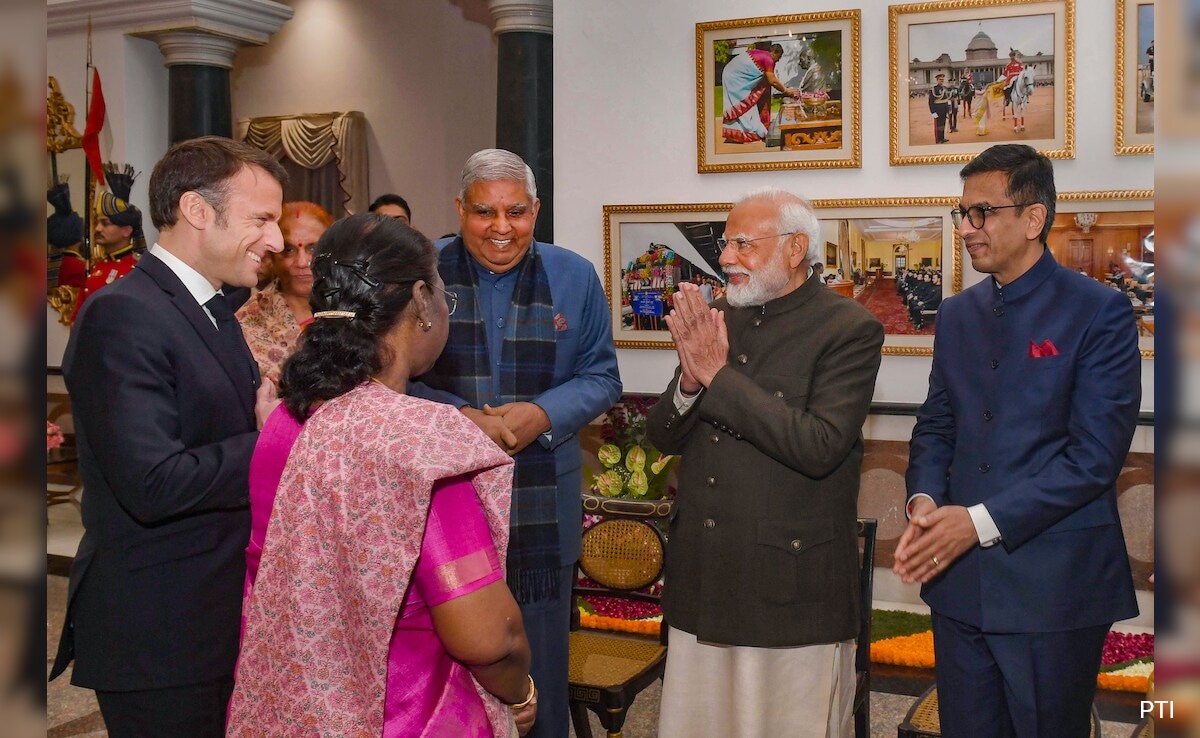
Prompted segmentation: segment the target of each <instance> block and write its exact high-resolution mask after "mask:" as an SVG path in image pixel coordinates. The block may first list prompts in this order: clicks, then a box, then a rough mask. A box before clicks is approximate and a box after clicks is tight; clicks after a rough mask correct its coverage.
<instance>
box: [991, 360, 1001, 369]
mask: <svg viewBox="0 0 1200 738" xmlns="http://www.w3.org/2000/svg"><path fill="white" fill-rule="evenodd" d="M999 366H1000V360H999V359H992V368H993V369H996V368H998V367H999Z"/></svg>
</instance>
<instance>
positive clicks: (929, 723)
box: [896, 685, 1101, 738]
mask: <svg viewBox="0 0 1200 738" xmlns="http://www.w3.org/2000/svg"><path fill="white" fill-rule="evenodd" d="M941 735H942V724H941V719H940V716H939V715H938V698H937V686H936V685H935V686H932V687H930V688H929V689H927V690H925V694H923V695H921V696H920V697H918V698H917V701H916V702H914V703H913V706H912V707H911V708H910V709H909V711H908V714H907V715H905V716H904V722H902V723H900V725H899V726H898V727H897V728H896V738H941ZM1088 736H1089V738H1100V736H1101V733H1100V713H1099V712H1097V711H1096V705H1095V704H1093V705H1092V729H1091V732H1090V733H1089V734H1088Z"/></svg>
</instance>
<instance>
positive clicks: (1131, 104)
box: [1114, 0, 1155, 155]
mask: <svg viewBox="0 0 1200 738" xmlns="http://www.w3.org/2000/svg"><path fill="white" fill-rule="evenodd" d="M1114 58H1115V59H1116V83H1115V87H1114V89H1115V91H1116V105H1117V114H1116V119H1115V123H1116V144H1115V148H1114V151H1115V152H1116V153H1117V154H1118V155H1127V154H1153V153H1154V81H1155V75H1154V0H1117V49H1116V53H1115V54H1114Z"/></svg>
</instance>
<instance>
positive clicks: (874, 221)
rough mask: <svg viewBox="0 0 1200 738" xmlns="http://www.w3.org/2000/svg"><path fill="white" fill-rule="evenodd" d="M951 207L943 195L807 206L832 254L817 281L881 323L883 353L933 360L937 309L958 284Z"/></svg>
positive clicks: (820, 202)
mask: <svg viewBox="0 0 1200 738" xmlns="http://www.w3.org/2000/svg"><path fill="white" fill-rule="evenodd" d="M954 204H955V199H954V198H950V197H942V198H937V197H934V198H929V197H923V198H888V199H854V200H814V201H813V207H814V208H815V209H816V211H817V217H818V218H819V219H820V221H821V232H822V235H823V236H824V239H825V241H826V242H827V244H833V245H834V246H835V248H836V255H835V257H836V258H835V259H834V263H833V264H830V263H829V260H828V259H827V260H826V266H825V271H824V273H823V274H822V275H821V278H822V279H824V280H825V282H826V285H827V286H828V287H829V288H830V289H833V290H836V291H837V292H840V293H842V294H843V295H846V296H847V297H851V298H853V299H855V300H857V301H858V302H859V303H861V304H862V305H863V306H865V307H866V308H867V309H868V310H870V311H871V314H872V315H874V316H875V317H876V318H878V319H879V321H880V322H881V323H883V326H884V331H885V334H884V341H883V353H884V355H900V356H930V355H932V354H933V328H934V319H935V318H936V317H937V310H938V307H939V305H941V302H942V298H943V297H949V296H950V295H952V294H954V293H955V292H958V291H959V290H960V289H961V286H962V262H961V256H960V255H959V252H958V251H957V250H956V249H955V245H954V226H953V224H952V223H951V222H950V210H951V209H952V208H953V207H954ZM826 248H828V245H827V246H826Z"/></svg>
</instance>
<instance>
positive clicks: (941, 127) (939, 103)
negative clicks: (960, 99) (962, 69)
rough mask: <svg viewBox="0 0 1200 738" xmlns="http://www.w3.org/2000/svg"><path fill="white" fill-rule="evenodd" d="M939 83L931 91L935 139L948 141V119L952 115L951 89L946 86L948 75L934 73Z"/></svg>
mask: <svg viewBox="0 0 1200 738" xmlns="http://www.w3.org/2000/svg"><path fill="white" fill-rule="evenodd" d="M934 78H935V79H936V80H937V84H935V85H934V86H933V89H931V90H930V91H929V112H930V113H932V114H933V141H934V143H940V144H942V143H946V119H947V118H949V117H950V89H949V88H948V87H946V75H945V74H942V73H941V72H939V73H938V74H936V75H934Z"/></svg>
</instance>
